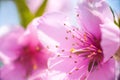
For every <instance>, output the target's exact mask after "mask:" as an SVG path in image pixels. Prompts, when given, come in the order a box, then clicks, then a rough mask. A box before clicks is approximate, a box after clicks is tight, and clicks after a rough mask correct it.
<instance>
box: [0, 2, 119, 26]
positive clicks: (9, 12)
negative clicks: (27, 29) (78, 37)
mask: <svg viewBox="0 0 120 80" xmlns="http://www.w3.org/2000/svg"><path fill="white" fill-rule="evenodd" d="M74 1H75V0H74ZM107 2H108V3H109V5H110V6H111V7H112V8H113V10H114V11H115V12H117V13H118V12H119V13H120V9H119V6H120V0H107ZM19 22H20V21H19V16H18V13H17V9H16V7H15V4H14V3H13V2H12V0H0V26H3V25H9V24H11V25H16V24H19Z"/></svg>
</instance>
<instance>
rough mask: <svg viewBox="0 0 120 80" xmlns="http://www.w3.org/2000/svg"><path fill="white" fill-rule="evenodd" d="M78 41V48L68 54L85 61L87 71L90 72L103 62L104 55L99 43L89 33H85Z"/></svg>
mask: <svg viewBox="0 0 120 80" xmlns="http://www.w3.org/2000/svg"><path fill="white" fill-rule="evenodd" d="M79 41H80V44H79V47H78V48H72V49H71V50H70V52H71V53H74V54H76V55H78V56H81V57H84V58H85V59H87V60H88V63H89V64H88V71H89V72H90V71H91V70H93V69H94V68H95V67H96V66H98V65H99V64H100V63H101V62H102V61H103V57H104V55H103V51H102V49H101V47H100V41H99V40H97V39H96V38H95V37H94V36H93V35H92V34H90V33H85V34H84V35H83V36H82V37H81V39H79Z"/></svg>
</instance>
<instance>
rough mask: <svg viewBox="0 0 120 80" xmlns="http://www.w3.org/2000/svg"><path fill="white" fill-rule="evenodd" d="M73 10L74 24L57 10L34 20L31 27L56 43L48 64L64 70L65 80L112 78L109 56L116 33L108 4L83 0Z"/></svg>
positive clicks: (116, 43)
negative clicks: (75, 12) (75, 18)
mask: <svg viewBox="0 0 120 80" xmlns="http://www.w3.org/2000/svg"><path fill="white" fill-rule="evenodd" d="M77 12H78V14H77V17H78V22H79V25H80V27H78V28H76V27H70V26H71V25H70V24H68V23H66V19H67V17H65V16H62V15H61V14H57V13H54V14H50V15H44V16H43V17H41V18H37V19H36V20H34V22H33V24H34V23H35V22H36V23H37V24H36V25H34V26H35V27H37V28H38V29H40V30H41V31H43V32H45V33H46V34H47V35H48V36H50V37H52V38H53V39H55V40H56V41H57V42H59V43H60V45H59V46H56V48H57V49H58V54H57V56H55V57H54V58H52V59H51V60H50V61H49V67H50V68H51V69H53V70H59V71H62V72H65V73H67V75H68V76H67V78H68V79H67V78H66V79H65V80H86V79H87V80H96V79H97V80H101V78H102V80H113V79H114V75H115V73H114V66H115V64H114V60H113V58H112V56H113V55H114V53H115V52H116V51H117V49H118V47H119V46H120V45H119V38H120V33H119V28H118V27H117V26H116V25H115V24H114V22H113V16H112V13H111V11H110V8H109V6H108V5H107V4H106V3H105V2H104V1H103V0H93V1H92V0H84V1H83V2H81V3H80V5H79V8H78V10H77ZM106 14H107V15H106ZM56 17H57V18H56Z"/></svg>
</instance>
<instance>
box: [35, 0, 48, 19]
mask: <svg viewBox="0 0 120 80" xmlns="http://www.w3.org/2000/svg"><path fill="white" fill-rule="evenodd" d="M47 2H48V0H44V2H43V3H42V5H41V6H40V7H39V8H38V10H37V12H36V13H35V17H38V16H41V15H42V14H43V13H44V11H45V8H46V5H47Z"/></svg>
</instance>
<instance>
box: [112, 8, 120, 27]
mask: <svg viewBox="0 0 120 80" xmlns="http://www.w3.org/2000/svg"><path fill="white" fill-rule="evenodd" d="M110 10H111V12H112V14H113V18H114V23H115V24H116V25H117V26H118V27H119V28H120V18H119V17H118V21H116V19H115V13H114V11H113V9H112V8H111V7H110Z"/></svg>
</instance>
